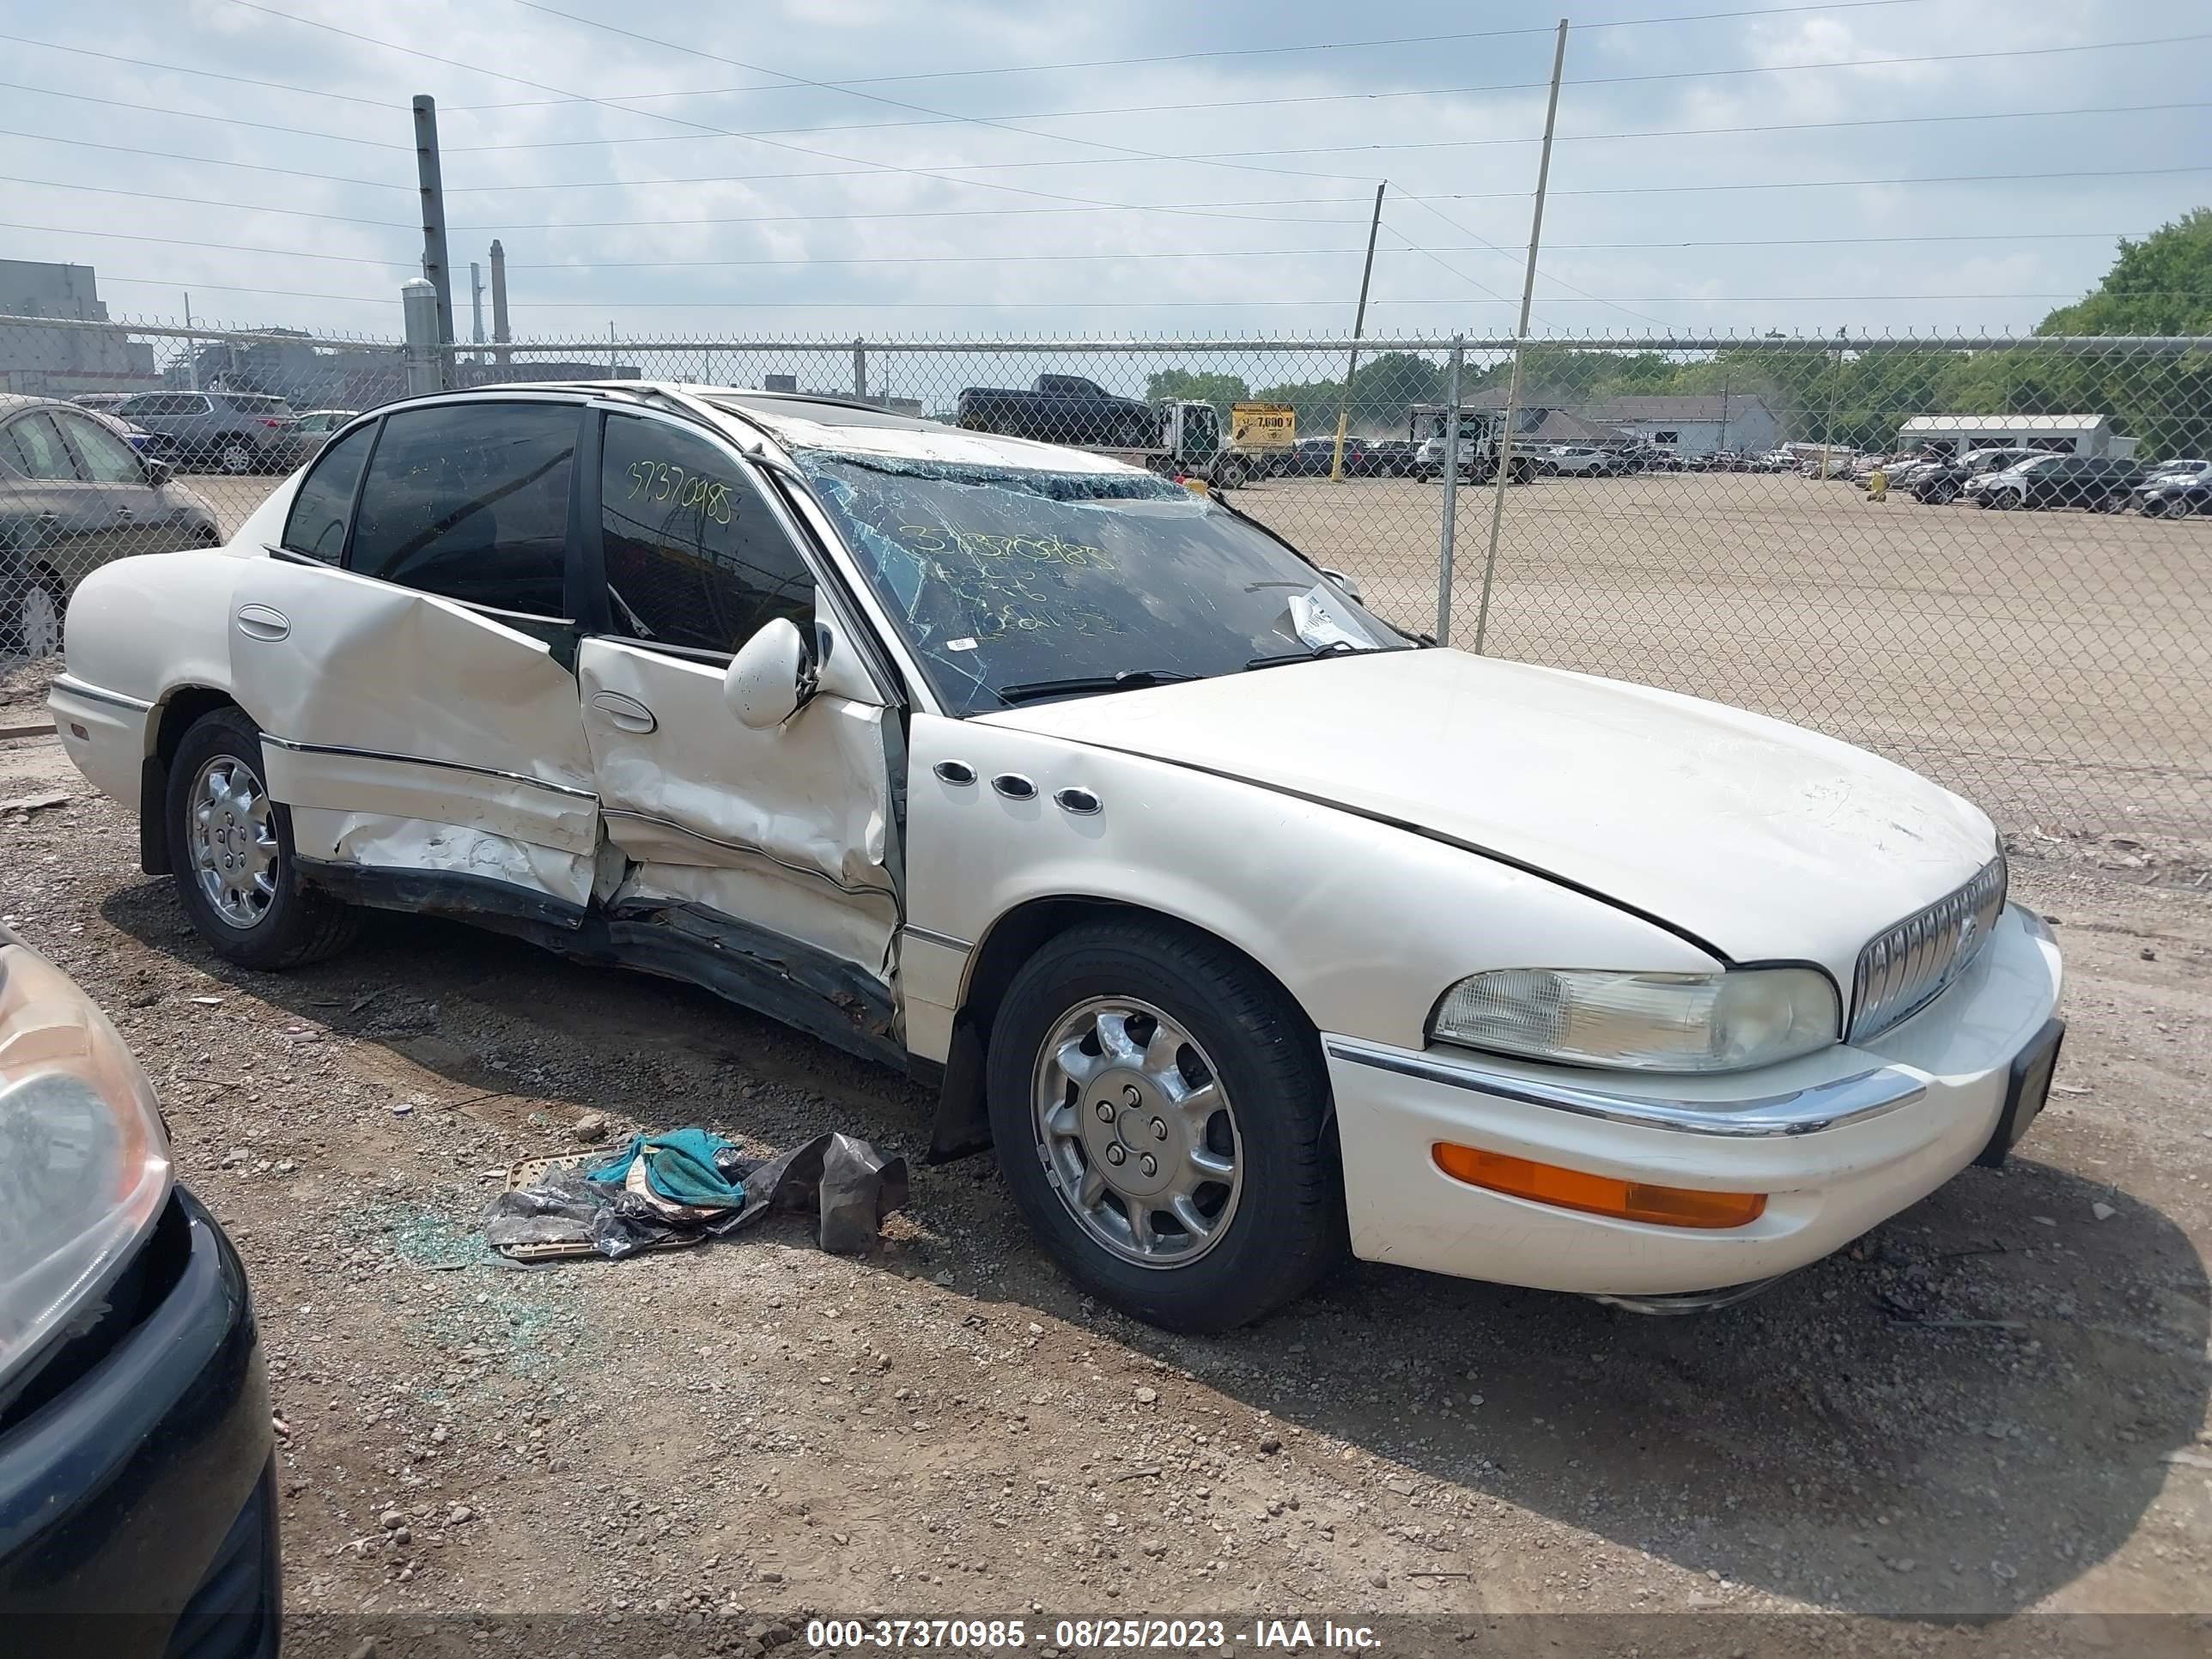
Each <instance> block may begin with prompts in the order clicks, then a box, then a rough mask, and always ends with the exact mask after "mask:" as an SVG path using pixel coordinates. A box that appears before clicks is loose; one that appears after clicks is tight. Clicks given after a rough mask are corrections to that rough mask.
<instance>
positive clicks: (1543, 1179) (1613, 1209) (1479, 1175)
mask: <svg viewBox="0 0 2212 1659" xmlns="http://www.w3.org/2000/svg"><path fill="white" fill-rule="evenodd" d="M1431 1156H1432V1157H1433V1158H1435V1159H1436V1161H1437V1168H1438V1169H1439V1170H1443V1172H1444V1173H1445V1174H1446V1175H1448V1176H1451V1177H1452V1179H1453V1180H1455V1181H1464V1182H1467V1183H1468V1186H1470V1187H1486V1188H1489V1189H1490V1190H1491V1191H1492V1192H1493V1193H1505V1194H1510V1195H1511V1196H1512V1197H1515V1198H1526V1199H1531V1200H1534V1201H1535V1202H1536V1203H1539V1204H1555V1205H1557V1206H1559V1208H1560V1209H1563V1210H1581V1211H1583V1212H1585V1213H1587V1214H1589V1215H1610V1216H1618V1217H1620V1218H1621V1219H1622V1220H1624V1221H1649V1222H1651V1223H1654V1224H1655V1225H1658V1226H1662V1227H1741V1226H1746V1225H1749V1224H1750V1223H1752V1222H1754V1221H1756V1220H1758V1219H1759V1217H1760V1216H1761V1215H1763V1214H1765V1211H1766V1194H1765V1193H1702V1192H1696V1191H1692V1189H1690V1188H1686V1187H1655V1186H1653V1185H1651V1184H1650V1182H1643V1181H1615V1180H1614V1179H1613V1177H1612V1176H1595V1175H1588V1174H1585V1173H1584V1172H1583V1171H1582V1170H1563V1169H1561V1168H1560V1167H1559V1165H1558V1164H1538V1163H1536V1162H1534V1160H1532V1159H1529V1158H1508V1157H1507V1156H1506V1155H1505V1154H1504V1153H1503V1152H1483V1151H1480V1149H1478V1148H1476V1147H1474V1146H1458V1145H1455V1143H1453V1142H1451V1141H1449V1140H1440V1141H1438V1142H1437V1144H1436V1146H1435V1147H1434V1148H1433V1149H1431Z"/></svg>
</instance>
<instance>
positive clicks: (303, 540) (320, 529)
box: [282, 422, 376, 564]
mask: <svg viewBox="0 0 2212 1659" xmlns="http://www.w3.org/2000/svg"><path fill="white" fill-rule="evenodd" d="M375 431H376V427H375V424H374V422H371V423H370V424H369V425H368V426H365V427H362V428H361V429H360V430H359V431H357V432H349V433H347V434H346V435H345V436H344V437H343V438H341V439H339V440H338V441H337V442H336V443H334V444H332V445H331V446H330V447H328V448H327V449H325V450H324V451H323V453H322V454H321V455H320V456H319V457H318V458H317V459H316V461H315V465H314V467H313V471H310V472H309V473H308V474H307V477H305V478H303V479H301V481H300V493H299V494H298V495H295V496H294V497H293V498H292V511H291V512H290V513H289V515H287V516H286V518H285V520H284V535H283V542H282V545H283V547H285V548H286V549H288V550H290V551H291V552H294V553H304V554H306V555H307V556H308V557H309V558H311V559H320V560H322V561H323V562H325V563H326V564H336V563H337V562H338V556H339V555H340V554H342V553H343V552H344V551H345V533H346V520H347V519H348V518H349V516H350V515H351V514H352V512H353V492H354V486H355V485H356V484H358V483H360V482H361V469H362V463H363V462H365V461H366V460H368V442H369V439H370V437H371V436H372V435H374V433H375Z"/></svg>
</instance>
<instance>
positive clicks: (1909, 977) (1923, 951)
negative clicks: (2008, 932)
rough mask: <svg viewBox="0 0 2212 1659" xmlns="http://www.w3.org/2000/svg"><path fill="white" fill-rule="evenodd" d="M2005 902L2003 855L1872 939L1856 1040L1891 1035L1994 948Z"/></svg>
mask: <svg viewBox="0 0 2212 1659" xmlns="http://www.w3.org/2000/svg"><path fill="white" fill-rule="evenodd" d="M2004 902H2005V861H2004V854H2002V853H2000V854H1997V855H1996V857H1995V858H1993V859H1991V860H1990V861H1989V862H1988V863H1987V864H1985V865H1984V866H1982V867H1981V869H1980V870H1979V871H1978V872H1976V873H1975V876H1974V878H1973V879H1972V881H1969V882H1968V883H1967V884H1966V885H1965V886H1963V887H1961V888H1960V889H1959V890H1957V891H1956V892H1954V893H1947V894H1945V895H1944V896H1942V898H1940V899H1938V900H1936V902H1935V903H1933V904H1931V905H1929V907H1928V908H1926V909H1924V910H1922V911H1919V912H1917V913H1916V914H1914V915H1909V916H1907V917H1906V918H1905V920H1904V921H1900V922H1899V923H1898V924H1897V926H1896V927H1892V928H1890V929H1889V930H1888V931H1887V932H1886V933H1881V934H1878V935H1877V936H1876V937H1875V939H1873V940H1871V941H1870V942H1869V944H1868V945H1867V947H1866V949H1864V950H1863V951H1860V952H1859V965H1858V972H1857V974H1856V975H1853V977H1852V981H1851V1036H1852V1039H1853V1040H1854V1041H1857V1040H1859V1039H1863V1038H1865V1037H1870V1036H1874V1035H1875V1033H1876V1032H1878V1031H1886V1030H1888V1029H1889V1028H1890V1027H1891V1026H1893V1025H1894V1024H1897V1023H1898V1021H1899V1020H1901V1019H1905V1018H1908V1017H1909V1016H1911V1014H1913V1013H1915V1012H1918V1011H1919V1010H1920V1009H1922V1008H1924V1007H1926V1006H1928V1005H1929V1003H1930V1002H1932V1001H1934V1000H1936V997H1937V996H1939V995H1941V994H1942V990H1943V987H1945V986H1947V985H1948V984H1949V983H1950V982H1951V981H1953V980H1954V979H1956V978H1957V977H1958V976H1959V975H1960V974H1961V973H1963V972H1965V971H1966V967H1967V965H1968V964H1969V963H1972V961H1973V959H1974V958H1975V957H1978V956H1979V955H1980V954H1981V952H1982V947H1983V946H1984V945H1987V944H1988V943H1989V941H1990V933H1992V932H1994V931H1995V929H1996V925H1997V917H1998V915H1999V914H2000V913H2001V912H2002V910H2003V909H2004Z"/></svg>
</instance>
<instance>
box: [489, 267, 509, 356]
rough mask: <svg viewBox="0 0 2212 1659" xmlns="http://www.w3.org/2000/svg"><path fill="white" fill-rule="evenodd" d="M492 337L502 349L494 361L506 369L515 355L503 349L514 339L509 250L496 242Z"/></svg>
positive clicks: (492, 282) (492, 288)
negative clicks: (509, 315) (509, 305)
mask: <svg viewBox="0 0 2212 1659" xmlns="http://www.w3.org/2000/svg"><path fill="white" fill-rule="evenodd" d="M491 337H492V340H493V343H495V344H496V345H498V346H500V347H501V348H502V349H500V350H496V351H495V352H493V353H492V354H491V356H492V361H493V362H495V363H497V364H498V365H499V366H500V367H501V368H506V367H507V364H508V363H509V362H511V361H512V360H513V353H512V352H509V351H507V350H505V349H503V348H504V347H505V346H506V344H507V342H508V341H509V340H511V339H513V334H511V333H509V332H508V331H507V250H506V249H505V248H503V247H501V246H500V245H499V243H498V242H497V241H496V240H494V241H493V243H492V245H491Z"/></svg>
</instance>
